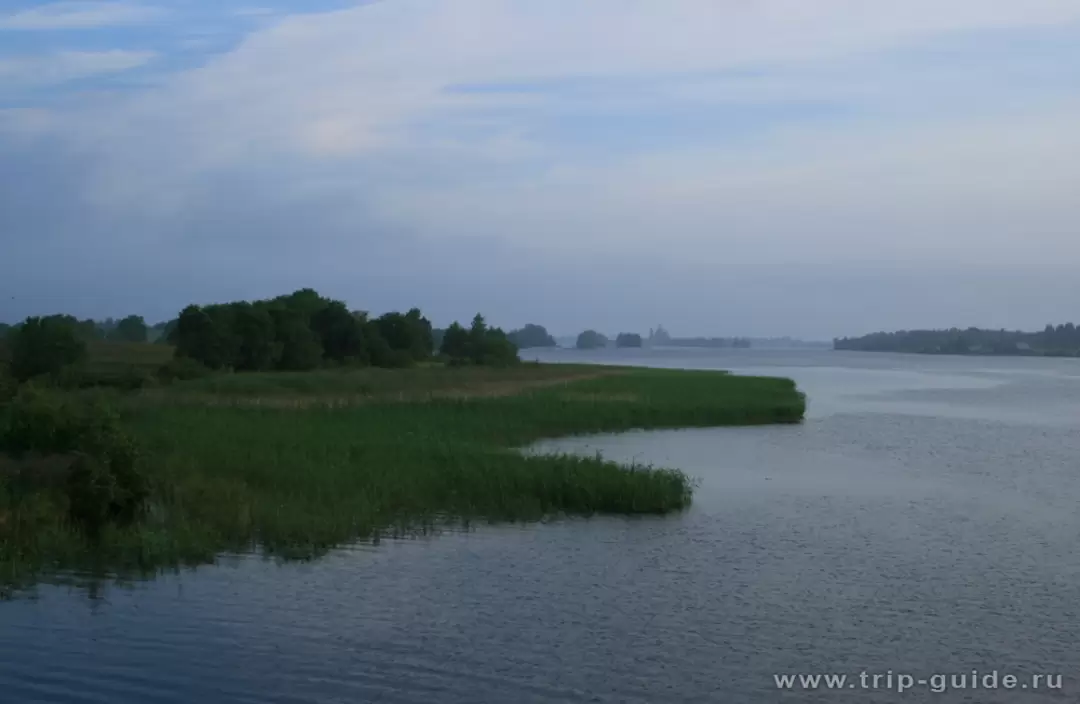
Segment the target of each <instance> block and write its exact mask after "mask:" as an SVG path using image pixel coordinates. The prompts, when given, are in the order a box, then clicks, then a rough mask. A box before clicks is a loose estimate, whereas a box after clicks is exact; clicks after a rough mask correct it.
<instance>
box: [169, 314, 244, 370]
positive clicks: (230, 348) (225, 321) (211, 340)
mask: <svg viewBox="0 0 1080 704" xmlns="http://www.w3.org/2000/svg"><path fill="white" fill-rule="evenodd" d="M229 317H230V316H228V315H227V312H226V310H225V307H224V306H207V307H206V308H202V307H200V306H197V305H190V306H188V307H187V308H184V310H182V311H181V312H180V317H179V318H177V321H176V332H175V335H174V336H173V339H174V340H175V342H174V344H175V345H176V356H177V357H187V358H189V359H193V360H195V361H196V362H199V363H200V364H202V365H203V366H205V367H207V368H209V369H223V368H226V367H232V366H235V364H236V361H237V357H238V356H239V348H240V340H239V338H237V337H235V336H234V335H233V331H232V330H231V329H230V324H231V322H232V321H231V320H229Z"/></svg>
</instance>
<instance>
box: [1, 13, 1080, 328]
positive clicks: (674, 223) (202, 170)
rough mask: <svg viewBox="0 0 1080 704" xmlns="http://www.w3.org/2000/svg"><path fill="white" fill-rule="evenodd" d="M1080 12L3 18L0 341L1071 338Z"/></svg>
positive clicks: (1079, 225) (1076, 271) (1077, 257)
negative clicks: (257, 309) (412, 324)
mask: <svg viewBox="0 0 1080 704" xmlns="http://www.w3.org/2000/svg"><path fill="white" fill-rule="evenodd" d="M1078 125H1080V2H1077V1H1076V0H1026V1H1025V2H1017V0H905V1H904V2H902V3H900V2H894V1H893V0H813V1H812V2H811V1H809V0H665V1H664V2H658V1H657V0H544V1H543V2H538V1H537V0H376V1H373V2H361V3H356V2H345V1H343V0H305V1H304V2H300V1H299V0H269V1H267V2H260V1H259V0H252V1H251V2H239V1H237V0H183V1H180V0H159V1H157V2H154V1H153V0H146V1H145V2H128V1H127V0H118V1H111V2H96V1H77V2H54V3H41V2H40V1H36V2H35V1H27V0H0V320H5V321H9V322H14V321H17V320H19V319H21V318H23V317H25V316H27V315H38V314H48V313H54V312H67V313H72V314H75V315H78V316H79V317H98V318H100V317H105V316H114V317H116V316H122V315H127V314H130V313H135V314H139V315H143V316H145V317H146V318H147V319H148V320H149V321H151V322H155V321H159V320H165V319H168V318H171V317H173V316H175V314H176V312H177V311H179V309H180V308H182V307H183V306H184V305H187V304H188V303H193V302H194V303H211V302H221V301H227V300H236V299H251V298H264V297H271V296H274V295H278V294H280V293H286V292H289V291H292V290H295V289H297V288H303V287H311V288H315V289H316V290H318V291H319V292H320V293H323V294H324V295H327V296H331V297H333V298H337V299H342V300H345V301H347V302H348V303H349V305H350V306H351V307H352V308H356V309H363V310H368V311H371V312H374V313H379V312H383V311H387V310H403V309H407V308H410V307H413V306H418V307H420V308H421V309H422V310H423V311H424V312H425V313H426V314H427V315H428V316H429V317H430V318H431V319H432V320H433V321H434V322H435V323H436V324H437V325H445V324H447V323H449V322H451V321H453V320H463V321H465V320H468V319H471V317H472V316H473V315H474V314H475V313H476V312H478V311H479V312H483V313H484V314H485V316H486V317H487V318H488V320H489V321H490V322H492V323H494V324H497V325H502V326H504V327H518V326H520V325H523V324H525V323H527V322H533V323H539V324H542V325H545V326H547V327H548V329H549V330H550V331H552V332H554V333H556V334H575V333H577V332H578V331H580V330H582V329H584V328H586V327H593V328H597V329H600V330H603V331H605V332H608V333H611V334H613V333H616V332H619V331H639V332H644V331H647V330H648V328H650V327H652V326H655V325H657V324H663V325H664V327H665V328H667V329H668V330H669V331H670V332H671V333H672V334H675V335H746V336H762V337H764V336H782V335H790V336H795V337H802V338H806V339H829V338H831V337H834V336H842V335H858V334H863V333H867V332H872V331H875V330H883V329H884V330H892V329H910V328H923V327H952V326H959V327H967V326H971V325H975V326H980V327H990V328H1002V327H1004V328H1009V329H1015V328H1019V329H1041V328H1042V327H1043V326H1044V325H1045V324H1046V323H1049V322H1055V323H1058V322H1065V321H1069V320H1072V321H1076V322H1080V195H1078V194H1080V129H1078V128H1077V126H1078Z"/></svg>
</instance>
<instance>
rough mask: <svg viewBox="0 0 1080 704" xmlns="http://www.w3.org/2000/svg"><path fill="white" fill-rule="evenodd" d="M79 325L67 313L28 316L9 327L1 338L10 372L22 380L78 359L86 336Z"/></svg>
mask: <svg viewBox="0 0 1080 704" xmlns="http://www.w3.org/2000/svg"><path fill="white" fill-rule="evenodd" d="M78 326H79V321H77V320H76V319H75V318H73V317H72V316H70V315H49V316H45V317H30V318H27V319H26V320H25V321H23V322H22V323H21V324H19V325H16V326H15V327H13V328H11V330H10V331H8V334H7V335H6V337H5V340H4V346H5V348H6V350H5V355H4V356H5V357H7V364H8V367H9V369H10V373H11V376H12V377H13V378H14V379H15V380H16V381H20V382H21V381H26V380H28V379H32V378H33V377H35V376H40V375H43V374H55V373H56V372H58V371H60V370H61V369H63V368H64V367H67V366H70V365H73V364H77V363H79V362H81V361H82V360H83V359H85V358H86V340H85V339H83V338H82V337H81V336H80V335H79V327H78Z"/></svg>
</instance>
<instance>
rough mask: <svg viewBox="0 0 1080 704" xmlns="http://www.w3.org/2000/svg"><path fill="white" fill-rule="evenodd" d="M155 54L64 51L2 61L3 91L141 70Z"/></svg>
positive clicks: (0, 73) (1, 85)
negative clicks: (11, 88)
mask: <svg viewBox="0 0 1080 704" xmlns="http://www.w3.org/2000/svg"><path fill="white" fill-rule="evenodd" d="M155 56H156V54H155V53H154V52H151V51H121V50H113V51H62V52H58V53H56V54H51V55H48V56H24V57H16V58H7V59H0V88H4V87H9V88H10V87H28V86H43V85H52V84H56V83H63V82H65V81H70V80H74V79H78V78H88V77H90V76H98V75H102V74H109V73H120V72H122V71H128V70H131V69H133V68H138V67H139V66H142V65H144V64H146V63H148V62H149V61H151V60H153V59H154V57H155Z"/></svg>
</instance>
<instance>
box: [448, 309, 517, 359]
mask: <svg viewBox="0 0 1080 704" xmlns="http://www.w3.org/2000/svg"><path fill="white" fill-rule="evenodd" d="M440 337H441V343H440V346H439V352H440V353H441V354H442V355H443V356H445V357H447V358H448V359H449V360H450V363H451V364H482V365H488V366H506V365H510V364H515V363H517V362H518V361H519V360H518V348H517V346H516V345H515V344H514V342H513V341H512V340H511V339H510V337H509V336H508V335H507V334H506V333H505V332H503V331H502V330H501V329H500V328H492V327H488V325H487V323H486V322H485V321H484V316H482V315H480V314H477V315H476V317H475V318H473V321H472V325H471V326H469V328H468V329H466V328H465V327H464V326H462V325H461V324H460V323H456V322H455V323H454V324H453V325H451V326H450V327H448V328H447V329H446V330H444V331H442V335H441V336H440Z"/></svg>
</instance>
